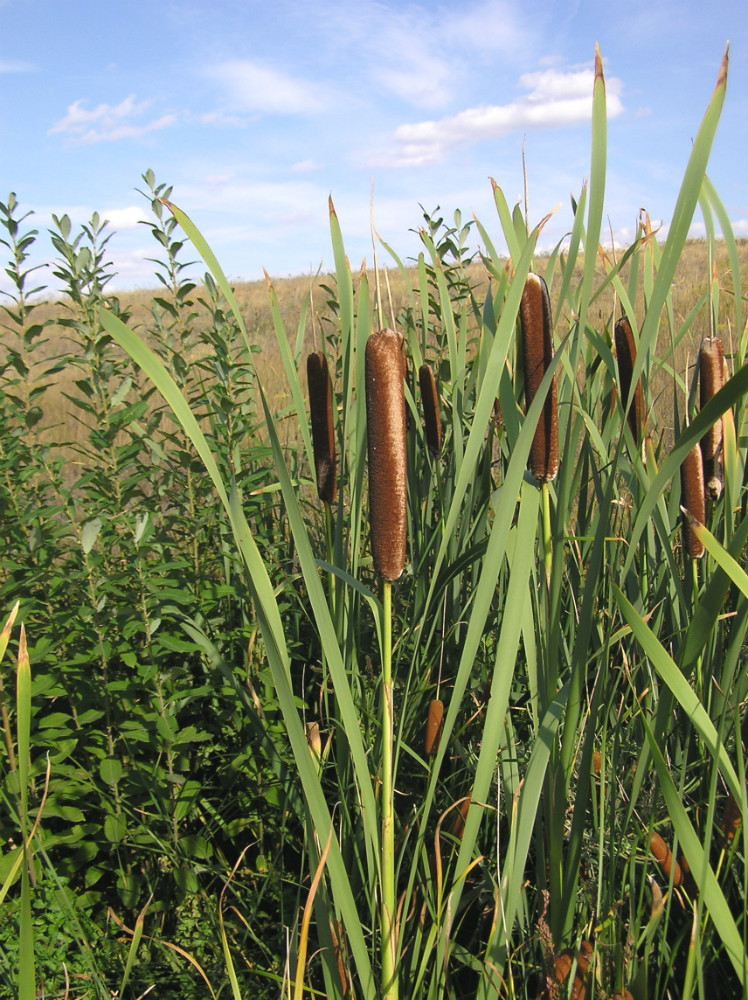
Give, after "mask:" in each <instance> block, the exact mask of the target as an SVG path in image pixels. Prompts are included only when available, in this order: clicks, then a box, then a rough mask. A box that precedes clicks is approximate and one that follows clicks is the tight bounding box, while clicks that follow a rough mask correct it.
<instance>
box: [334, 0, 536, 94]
mask: <svg viewBox="0 0 748 1000" xmlns="http://www.w3.org/2000/svg"><path fill="white" fill-rule="evenodd" d="M519 13H520V11H519V8H518V7H517V4H516V3H513V2H511V0H479V2H477V3H468V4H450V5H447V4H426V3H418V2H412V0H411V2H405V3H399V4H397V5H395V4H392V3H385V2H382V0H359V2H357V3H356V4H350V3H327V4H325V5H323V7H322V8H321V9H319V10H318V12H317V16H318V21H319V23H320V24H321V26H322V29H321V34H322V38H321V45H322V46H323V48H324V49H325V55H326V57H327V58H329V59H331V60H335V59H337V60H338V63H341V62H342V63H347V61H348V59H349V58H350V54H351V53H355V66H354V72H355V75H354V76H352V77H351V79H350V83H351V86H352V88H353V89H354V90H355V89H356V88H357V87H358V86H359V85H360V83H361V82H362V81H363V82H364V84H365V86H366V87H370V86H371V85H372V83H373V85H374V86H375V87H376V88H378V90H379V91H380V92H381V93H384V94H389V95H392V96H395V97H396V98H398V99H399V100H401V101H404V102H406V103H408V104H411V105H413V106H414V107H418V108H423V109H437V108H443V107H445V106H447V105H448V104H450V103H452V102H454V100H455V97H456V95H458V94H460V93H461V92H462V91H463V90H464V88H465V87H466V86H468V85H469V84H470V81H471V79H473V78H474V76H475V74H476V72H480V68H479V67H480V66H481V65H482V60H483V59H484V58H485V57H486V55H491V56H494V55H496V54H500V55H502V56H503V57H504V60H506V59H507V58H515V57H516V55H517V53H519V52H521V51H523V50H524V49H525V48H526V44H527V37H528V32H527V30H526V28H525V27H524V26H523V23H522V18H521V17H520V16H518V14H519Z"/></svg>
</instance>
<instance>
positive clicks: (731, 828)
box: [719, 792, 741, 847]
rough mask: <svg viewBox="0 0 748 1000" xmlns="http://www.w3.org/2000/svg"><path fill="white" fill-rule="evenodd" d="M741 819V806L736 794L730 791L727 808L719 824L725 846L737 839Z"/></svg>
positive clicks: (726, 803)
mask: <svg viewBox="0 0 748 1000" xmlns="http://www.w3.org/2000/svg"><path fill="white" fill-rule="evenodd" d="M740 820H741V815H740V806H739V805H738V804H737V802H736V801H735V796H734V795H733V794H732V792H728V793H727V802H725V808H724V810H723V812H722V819H721V820H720V824H719V829H720V833H721V834H722V843H723V846H725V847H729V846H730V844H732V842H733V840H734V839H735V834H736V833H737V832H738V829H739V827H740Z"/></svg>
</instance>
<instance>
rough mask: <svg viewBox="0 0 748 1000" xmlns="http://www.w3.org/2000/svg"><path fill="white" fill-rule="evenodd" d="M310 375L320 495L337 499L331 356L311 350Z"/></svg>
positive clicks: (308, 378)
mask: <svg viewBox="0 0 748 1000" xmlns="http://www.w3.org/2000/svg"><path fill="white" fill-rule="evenodd" d="M306 375H307V382H308V385H309V410H310V414H311V418H312V446H313V448H314V471H315V474H316V477H317V495H318V496H319V498H320V500H323V501H324V502H325V503H334V501H335V497H336V496H337V492H338V489H337V468H336V461H335V428H334V427H333V422H332V385H331V383H330V373H329V371H328V369H327V359H326V358H325V356H324V354H323V353H322V352H321V351H318V352H317V353H316V354H310V355H309V357H308V358H307V361H306Z"/></svg>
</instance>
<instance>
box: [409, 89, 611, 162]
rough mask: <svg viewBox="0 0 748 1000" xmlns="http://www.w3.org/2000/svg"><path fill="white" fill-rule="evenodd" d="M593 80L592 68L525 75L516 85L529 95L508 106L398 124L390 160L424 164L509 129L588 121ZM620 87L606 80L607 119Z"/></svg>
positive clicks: (550, 127) (542, 127)
mask: <svg viewBox="0 0 748 1000" xmlns="http://www.w3.org/2000/svg"><path fill="white" fill-rule="evenodd" d="M593 83H594V72H593V70H591V69H584V70H571V71H567V72H561V71H559V70H556V69H545V70H540V71H538V72H536V73H525V74H523V75H522V76H521V77H520V79H519V84H520V86H521V87H523V88H525V89H527V90H529V93H528V94H526V95H524V96H522V97H519V98H517V100H516V101H512V102H511V103H510V104H484V105H480V106H479V107H474V108H466V109H465V110H464V111H460V112H459V113H458V114H456V115H451V116H449V117H446V118H441V119H438V120H435V121H422V122H416V123H413V124H407V125H400V126H399V127H398V128H397V129H396V130H395V133H394V136H393V138H394V142H395V146H396V153H395V163H396V164H397V165H399V166H423V165H426V164H430V163H436V162H437V161H439V160H441V159H443V158H444V157H445V156H446V155H447V153H448V152H449V150H451V149H453V148H455V147H457V146H465V145H471V144H473V143H476V142H482V141H485V140H486V139H496V138H499V137H501V136H503V135H508V134H509V133H511V132H522V131H528V130H531V129H556V128H564V127H565V126H568V125H576V124H579V123H581V122H585V121H589V119H590V117H591V115H592V88H593ZM620 91H621V84H620V80H617V79H615V78H614V79H612V80H608V81H606V94H607V107H608V118H614V117H616V115H619V114H621V112H622V111H623V104H622V102H621V99H620ZM390 162H391V161H390Z"/></svg>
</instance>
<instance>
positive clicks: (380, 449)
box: [365, 330, 407, 580]
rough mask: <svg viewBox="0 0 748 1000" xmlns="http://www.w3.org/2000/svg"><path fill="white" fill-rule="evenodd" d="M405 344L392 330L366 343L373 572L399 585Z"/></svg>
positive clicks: (402, 531)
mask: <svg viewBox="0 0 748 1000" xmlns="http://www.w3.org/2000/svg"><path fill="white" fill-rule="evenodd" d="M403 354H404V351H403V338H402V337H401V336H400V334H399V333H395V331H394V330H380V331H379V332H377V333H372V334H371V336H370V337H369V339H368V341H367V343H366V358H365V381H366V436H367V443H368V455H369V521H370V526H371V549H372V556H373V558H374V569H375V570H376V571H377V573H379V574H381V576H383V577H384V578H385V580H397V579H398V577H399V576H400V574H401V573H402V571H403V567H404V566H405V541H406V521H407V470H406V464H405V393H404V390H403V371H404V363H403Z"/></svg>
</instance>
